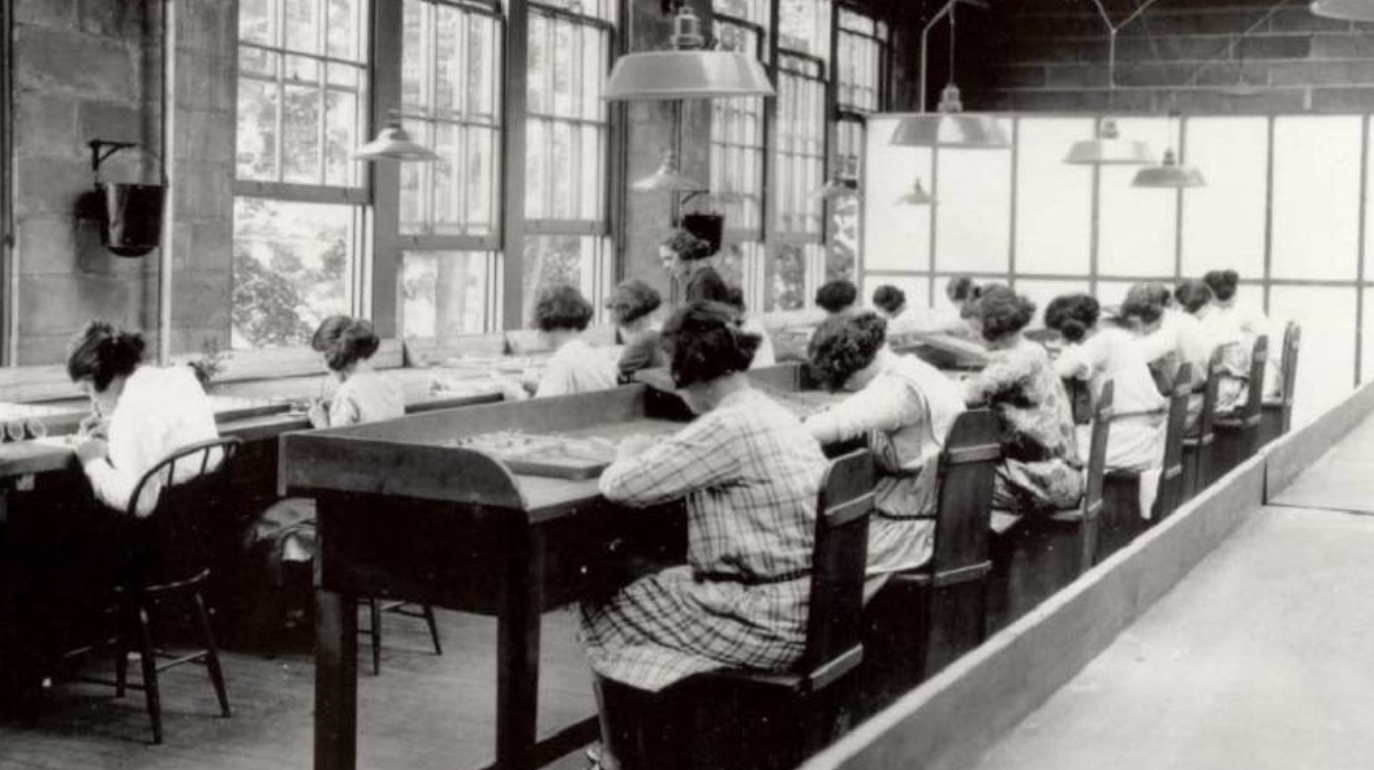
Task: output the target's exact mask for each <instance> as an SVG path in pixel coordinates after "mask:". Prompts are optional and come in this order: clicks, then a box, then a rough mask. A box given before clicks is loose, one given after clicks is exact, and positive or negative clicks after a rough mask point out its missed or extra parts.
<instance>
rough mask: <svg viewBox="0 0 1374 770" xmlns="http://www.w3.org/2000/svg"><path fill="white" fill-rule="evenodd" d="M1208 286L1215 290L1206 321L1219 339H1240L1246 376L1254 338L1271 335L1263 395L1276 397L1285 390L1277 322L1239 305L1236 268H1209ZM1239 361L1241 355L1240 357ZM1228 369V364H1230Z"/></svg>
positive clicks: (1248, 374)
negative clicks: (1243, 352) (1274, 323)
mask: <svg viewBox="0 0 1374 770" xmlns="http://www.w3.org/2000/svg"><path fill="white" fill-rule="evenodd" d="M1202 280H1203V282H1204V283H1206V284H1207V288H1209V289H1211V290H1212V308H1211V312H1210V313H1209V314H1208V318H1207V321H1205V322H1204V323H1205V324H1206V325H1207V326H1208V328H1209V329H1211V330H1212V332H1213V334H1214V336H1216V337H1218V338H1220V339H1236V338H1238V339H1240V340H1241V341H1242V342H1243V343H1244V344H1243V347H1244V349H1245V368H1246V371H1245V372H1244V374H1243V376H1244V377H1246V378H1248V377H1249V376H1250V372H1249V367H1250V358H1251V353H1252V351H1253V350H1254V347H1255V340H1256V339H1258V338H1260V337H1262V336H1267V337H1268V338H1269V350H1268V357H1267V358H1266V360H1265V367H1264V396H1265V398H1274V397H1277V396H1278V395H1279V394H1280V391H1282V390H1283V383H1282V379H1283V378H1282V376H1281V372H1282V371H1283V368H1282V367H1283V344H1282V342H1283V337H1282V333H1281V332H1280V333H1279V334H1275V332H1274V325H1273V323H1272V322H1271V321H1270V320H1269V316H1267V315H1265V314H1264V312H1263V311H1261V310H1255V309H1250V308H1241V307H1240V306H1238V305H1237V304H1236V290H1237V289H1238V288H1239V286H1240V275H1239V274H1238V273H1236V271H1234V270H1209V271H1207V274H1206V275H1204V276H1202ZM1237 360H1238V361H1239V356H1237ZM1228 368H1230V367H1229V364H1228Z"/></svg>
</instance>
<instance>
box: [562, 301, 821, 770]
mask: <svg viewBox="0 0 1374 770" xmlns="http://www.w3.org/2000/svg"><path fill="white" fill-rule="evenodd" d="M663 338H664V340H665V341H666V343H667V347H668V349H669V351H670V352H669V361H670V363H669V368H670V371H671V374H672V377H673V381H674V382H675V383H676V384H677V387H678V388H679V389H680V392H681V393H682V394H683V397H684V399H685V400H686V402H687V405H688V406H689V407H690V408H691V410H692V411H693V412H695V413H697V414H698V415H699V416H698V417H697V419H696V420H695V421H693V422H692V423H690V424H689V425H687V426H686V427H685V428H683V429H682V430H680V431H678V432H677V433H675V434H673V435H671V436H668V437H666V438H663V439H660V440H657V441H653V440H651V439H648V438H645V437H633V438H629V439H626V440H624V441H622V442H621V444H620V447H619V449H618V452H617V456H616V460H615V462H614V463H612V464H611V466H610V467H609V468H607V469H606V471H605V472H604V473H603V474H602V475H601V480H600V490H601V493H602V494H603V495H604V496H605V497H606V499H607V500H610V501H611V502H614V503H618V504H621V505H628V506H634V507H647V506H653V505H658V504H661V503H666V502H669V501H672V500H685V504H686V508H687V527H688V543H689V545H688V553H687V564H686V565H684V566H678V567H670V568H668V569H665V570H663V571H661V572H658V573H656V574H653V575H649V576H647V577H643V578H640V579H639V580H637V581H635V582H634V583H631V584H630V585H629V586H627V587H625V588H623V589H621V590H619V591H618V592H616V593H615V594H614V595H612V596H611V597H609V598H607V599H605V600H602V601H588V602H585V603H584V604H583V605H582V608H581V615H582V634H581V635H582V641H583V643H584V645H585V646H586V650H587V657H588V659H589V661H590V663H591V667H592V670H593V671H594V672H595V674H596V688H597V694H598V703H599V704H600V706H601V715H602V738H603V742H604V743H603V746H604V747H603V754H602V765H603V766H605V767H615V766H617V765H616V764H615V762H614V759H613V757H614V756H626V757H629V756H632V755H633V745H632V744H630V743H627V742H626V741H627V740H632V738H627V737H626V736H627V735H629V736H633V735H635V734H637V727H638V724H639V723H638V721H637V717H638V716H639V715H638V714H637V712H636V708H635V706H634V705H632V704H637V703H642V700H641V699H640V698H639V697H634V696H635V695H636V693H637V692H641V693H642V692H643V691H650V692H656V691H659V690H661V689H663V688H664V687H667V686H668V685H671V684H673V683H674V682H677V681H679V680H681V679H683V678H685V677H687V676H690V675H692V674H695V673H699V672H704V671H711V670H715V669H721V668H752V669H762V670H773V671H781V670H785V669H787V668H788V667H789V666H791V665H793V664H794V663H795V662H796V661H797V660H798V659H799V658H800V657H801V654H802V651H803V649H804V647H805V645H806V620H807V603H808V600H809V591H810V586H811V581H810V573H811V557H812V549H813V547H814V545H815V527H816V497H817V493H818V491H819V488H820V481H821V477H822V475H823V474H824V473H825V469H826V460H825V457H824V455H822V454H821V449H820V446H819V445H818V444H817V443H816V441H815V440H814V439H812V438H811V435H810V434H809V433H808V432H807V430H806V428H804V427H803V426H802V424H801V421H800V420H798V419H797V418H796V416H794V415H793V414H792V413H791V412H790V411H788V410H787V409H785V408H784V407H782V406H780V405H779V404H777V403H775V402H773V401H772V400H770V399H769V398H768V397H767V396H765V395H763V394H762V393H760V392H759V391H757V390H754V389H753V388H752V387H750V384H749V378H748V377H747V376H746V375H745V371H746V370H747V369H748V368H749V364H750V362H751V360H752V359H753V356H754V351H755V350H756V349H757V348H758V344H759V338H758V337H757V336H756V335H753V334H750V333H748V332H745V331H743V330H742V329H740V328H739V325H738V321H737V314H736V313H735V311H734V309H733V308H731V307H729V306H727V305H724V304H720V303H714V302H694V303H691V304H689V305H686V306H684V307H682V308H681V309H679V310H678V311H677V312H676V313H674V314H673V316H672V317H671V318H670V319H669V320H668V322H667V323H666V324H665V325H664V327H663ZM627 692H628V693H629V694H628V695H627V694H626V693H627ZM626 698H630V700H629V701H628V702H627V701H626Z"/></svg>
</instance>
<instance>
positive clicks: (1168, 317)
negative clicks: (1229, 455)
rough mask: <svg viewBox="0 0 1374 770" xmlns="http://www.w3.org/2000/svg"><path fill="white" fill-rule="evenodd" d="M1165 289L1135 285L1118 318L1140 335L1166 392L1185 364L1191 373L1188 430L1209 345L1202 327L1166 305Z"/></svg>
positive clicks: (1200, 393)
mask: <svg viewBox="0 0 1374 770" xmlns="http://www.w3.org/2000/svg"><path fill="white" fill-rule="evenodd" d="M1171 299H1172V298H1171V296H1170V294H1169V289H1168V288H1167V287H1166V286H1164V285H1163V284H1159V283H1138V284H1136V285H1135V286H1132V287H1131V289H1130V291H1128V292H1126V301H1125V302H1123V303H1122V304H1121V318H1122V319H1123V320H1124V321H1126V322H1127V323H1129V324H1130V325H1131V326H1132V327H1133V328H1134V330H1135V332H1136V333H1137V334H1139V335H1140V337H1139V338H1138V339H1139V344H1140V347H1141V350H1142V351H1143V352H1144V353H1145V360H1146V361H1147V362H1149V364H1150V365H1151V366H1162V367H1163V370H1164V375H1165V380H1166V381H1167V382H1168V383H1169V384H1170V388H1169V389H1170V390H1172V389H1173V385H1174V384H1175V383H1176V382H1177V379H1178V371H1179V369H1180V368H1181V367H1182V366H1183V364H1187V365H1188V367H1189V368H1190V369H1191V370H1192V382H1191V383H1190V387H1191V389H1192V394H1191V396H1190V397H1189V399H1188V424H1189V428H1190V429H1191V428H1192V426H1193V425H1194V424H1196V422H1197V419H1198V417H1199V416H1200V415H1201V413H1202V400H1203V391H1204V390H1205V386H1206V383H1207V366H1208V360H1209V359H1210V358H1211V356H1212V349H1213V345H1212V343H1211V340H1210V339H1209V338H1208V336H1207V334H1206V332H1204V331H1203V330H1202V324H1201V322H1199V321H1198V319H1197V318H1196V317H1194V316H1192V315H1190V314H1188V313H1184V312H1180V311H1179V310H1177V309H1175V308H1173V307H1171V306H1170V300H1171Z"/></svg>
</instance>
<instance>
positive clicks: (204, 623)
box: [195, 591, 230, 718]
mask: <svg viewBox="0 0 1374 770" xmlns="http://www.w3.org/2000/svg"><path fill="white" fill-rule="evenodd" d="M195 600H196V619H197V620H198V621H199V623H200V643H201V644H202V645H204V647H205V668H206V669H207V670H208V671H209V672H210V683H211V684H213V685H214V686H215V697H216V698H218V699H219V713H220V714H221V715H222V716H224V717H225V718H228V717H229V715H230V713H229V694H228V693H226V692H225V691H224V671H223V669H221V668H220V665H219V648H218V647H216V646H215V633H214V631H212V630H211V629H210V613H208V612H206V611H205V599H204V598H202V597H201V595H200V591H196V594H195Z"/></svg>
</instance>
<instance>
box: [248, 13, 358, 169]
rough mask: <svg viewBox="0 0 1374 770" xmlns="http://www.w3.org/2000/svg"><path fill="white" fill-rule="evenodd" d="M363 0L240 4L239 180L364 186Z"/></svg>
mask: <svg viewBox="0 0 1374 770" xmlns="http://www.w3.org/2000/svg"><path fill="white" fill-rule="evenodd" d="M365 6H366V3H365V2H364V0H243V1H242V2H241V3H240V5H239V92H238V167H237V178H238V179H240V180H255V181H262V182H281V183H290V184H305V185H328V186H337V187H357V186H359V185H360V174H361V169H360V166H359V164H358V163H356V162H354V161H352V160H350V159H349V155H350V154H351V153H352V152H353V149H354V148H355V147H357V145H358V144H359V141H358V140H359V137H360V135H361V132H360V131H359V129H360V128H361V127H362V126H363V125H365V123H364V120H363V115H364V112H365V110H366V108H367V91H366V86H367V45H366V40H367V31H366V23H365V20H364V10H365Z"/></svg>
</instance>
